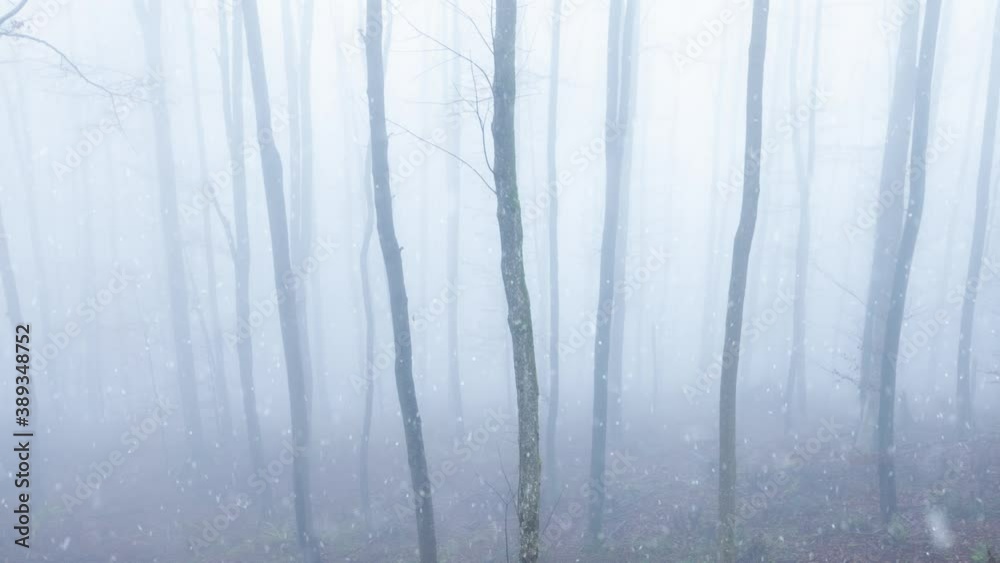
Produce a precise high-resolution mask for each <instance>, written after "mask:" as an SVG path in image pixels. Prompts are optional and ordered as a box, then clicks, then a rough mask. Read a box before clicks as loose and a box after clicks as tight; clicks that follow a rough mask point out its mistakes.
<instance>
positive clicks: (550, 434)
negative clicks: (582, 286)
mask: <svg viewBox="0 0 1000 563" xmlns="http://www.w3.org/2000/svg"><path fill="white" fill-rule="evenodd" d="M552 13H553V14H556V17H554V18H552V43H551V46H550V49H549V112H548V116H549V121H548V131H547V133H546V173H547V175H548V184H547V186H548V190H549V199H550V202H549V405H548V407H549V410H548V413H547V414H548V416H547V420H546V422H545V469H546V472H545V473H546V478H547V480H548V483H549V486H548V489H549V490H550V491H555V490H557V489H558V479H559V473H558V467H557V464H556V428H557V422H558V418H559V178H558V171H557V169H556V143H557V140H558V134H559V131H558V129H556V126H557V125H558V122H559V113H558V112H559V42H560V36H561V34H562V33H561V28H562V18H561V17H558V14H561V13H562V0H552Z"/></svg>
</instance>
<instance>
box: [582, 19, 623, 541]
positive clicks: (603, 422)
mask: <svg viewBox="0 0 1000 563" xmlns="http://www.w3.org/2000/svg"><path fill="white" fill-rule="evenodd" d="M623 4H624V5H623ZM623 13H624V19H623ZM634 18H635V2H634V0H633V1H628V2H625V0H612V2H611V13H610V17H609V21H608V81H607V108H606V118H605V119H606V120H605V133H604V134H605V146H606V149H605V167H606V179H605V180H606V187H605V198H604V201H605V203H604V236H603V239H602V241H601V271H600V276H601V277H600V280H599V290H598V301H597V323H596V324H597V328H596V334H595V339H594V413H593V428H592V434H591V445H590V448H591V449H590V487H591V490H592V491H593V493H592V494H591V495H590V499H589V500H590V514H589V520H588V527H587V537H588V540H589V541H590V542H591V543H593V544H596V543H599V542H600V540H601V537H600V534H601V520H602V517H603V512H604V496H605V494H604V492H605V491H604V466H605V456H606V452H607V436H608V376H609V368H610V362H611V339H612V335H611V328H612V326H611V325H612V322H613V319H614V316H615V315H616V314H617V309H616V307H617V306H618V305H617V304H616V303H615V298H616V295H615V280H616V279H617V277H616V275H615V265H616V262H617V260H616V258H617V256H616V255H617V254H618V252H617V250H618V227H619V222H620V219H621V207H622V206H621V199H622V198H621V185H622V172H623V169H622V164H623V161H624V153H625V140H626V138H627V133H628V131H627V129H628V125H629V124H628V115H629V105H630V102H631V96H630V95H629V88H630V86H631V80H630V78H629V77H630V76H631V58H630V57H629V56H628V55H627V53H628V47H627V44H626V43H624V41H625V40H626V38H627V37H630V36H631V33H630V31H627V30H626V29H625V27H626V26H627V27H628V28H629V29H630V30H631V29H632V28H633V25H634Z"/></svg>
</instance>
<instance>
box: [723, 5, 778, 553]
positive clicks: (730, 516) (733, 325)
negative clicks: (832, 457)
mask: <svg viewBox="0 0 1000 563" xmlns="http://www.w3.org/2000/svg"><path fill="white" fill-rule="evenodd" d="M769 4H770V2H769V0H755V1H754V9H753V24H752V28H751V32H750V67H749V72H748V77H747V110H746V120H747V121H746V151H745V153H744V163H743V178H744V180H743V207H742V209H741V211H740V223H739V226H738V227H737V228H736V237H735V239H734V240H733V265H732V274H731V275H730V277H729V300H728V302H727V303H728V304H727V306H726V335H725V342H724V343H723V348H722V358H723V361H722V374H721V375H722V381H721V388H720V390H719V560H720V561H721V562H723V563H732V562H733V561H735V560H736V378H737V375H738V374H739V366H740V341H741V338H742V329H743V302H744V299H745V298H746V291H747V270H748V269H749V266H750V249H751V248H752V246H753V236H754V229H755V228H756V226H757V204H758V201H759V200H760V164H761V162H760V158H761V137H762V134H763V132H762V128H761V124H762V122H763V104H762V100H763V98H764V55H765V53H766V50H767V18H768V11H769V9H770V6H769Z"/></svg>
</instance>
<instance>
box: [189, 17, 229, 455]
mask: <svg viewBox="0 0 1000 563" xmlns="http://www.w3.org/2000/svg"><path fill="white" fill-rule="evenodd" d="M185 28H186V29H187V43H188V54H189V55H190V56H189V58H188V66H189V67H190V71H191V86H192V90H193V93H194V96H193V102H194V129H195V141H196V148H197V150H198V171H199V176H198V185H205V183H207V182H209V181H210V180H211V179H210V178H209V174H208V156H207V154H206V149H205V127H204V119H203V118H202V113H201V86H200V82H199V79H198V57H197V51H196V50H195V42H194V24H193V23H192V22H187V25H185ZM202 237H203V239H204V244H205V277H206V278H207V283H206V284H205V287H206V289H207V290H208V308H209V313H210V315H211V325H210V332H208V331H206V334H205V338H206V340H207V341H208V345H209V346H210V349H211V354H210V358H211V362H210V366H211V369H212V387H213V390H214V395H215V397H214V399H215V422H216V427H217V428H216V429H217V431H218V433H219V437H218V443H219V445H225V444H227V443H228V442H229V439H230V438H231V437H232V436H233V415H232V412H231V411H230V408H229V386H228V385H227V384H226V355H225V351H224V350H223V349H222V322H221V321H220V318H219V317H220V315H219V292H218V289H217V288H216V280H217V279H218V276H217V274H216V270H215V243H214V241H213V238H214V237H213V236H212V209H211V208H210V207H208V206H206V207H205V208H204V209H202ZM206 324H207V323H206Z"/></svg>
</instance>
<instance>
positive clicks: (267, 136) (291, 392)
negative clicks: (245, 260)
mask: <svg viewBox="0 0 1000 563" xmlns="http://www.w3.org/2000/svg"><path fill="white" fill-rule="evenodd" d="M243 9H244V17H243V23H244V30H245V32H246V39H247V56H248V60H249V63H250V81H251V85H252V87H253V97H254V110H255V114H256V116H257V142H258V143H259V144H260V164H261V170H262V171H263V174H264V190H265V195H266V201H267V217H268V225H269V227H270V230H271V248H272V251H271V254H272V259H273V263H274V284H275V288H276V289H277V291H278V292H279V294H280V293H283V294H284V299H279V300H278V316H279V319H280V324H281V340H282V346H283V348H284V353H285V365H286V366H287V370H288V399H289V402H290V403H291V416H292V440H293V442H294V444H295V451H296V455H295V458H294V461H293V464H292V490H293V492H294V496H295V521H296V523H297V526H298V539H299V545H300V546H301V548H302V551H303V555H304V557H305V559H306V561H307V562H308V563H313V562H318V561H319V550H318V549H317V547H316V542H315V538H314V537H313V529H312V510H311V508H310V499H309V449H310V448H309V412H310V403H311V402H312V401H311V397H310V392H309V388H308V386H307V385H306V381H307V377H306V374H305V373H304V368H303V361H302V342H301V340H300V335H299V332H300V329H301V327H302V324H301V322H300V321H299V318H298V315H297V314H296V313H297V312H296V306H295V304H296V302H297V301H296V300H297V299H298V297H297V293H298V287H297V283H296V281H294V273H293V271H292V263H291V259H290V257H289V242H288V219H287V217H286V216H285V195H284V190H283V187H282V184H283V180H284V179H283V175H282V171H281V155H280V154H279V153H278V148H277V147H276V146H275V143H274V134H273V128H272V123H271V101H270V96H269V93H268V87H267V74H266V70H265V68H264V48H263V45H262V44H261V36H260V18H259V16H258V14H257V0H246V1H245V2H243Z"/></svg>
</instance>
